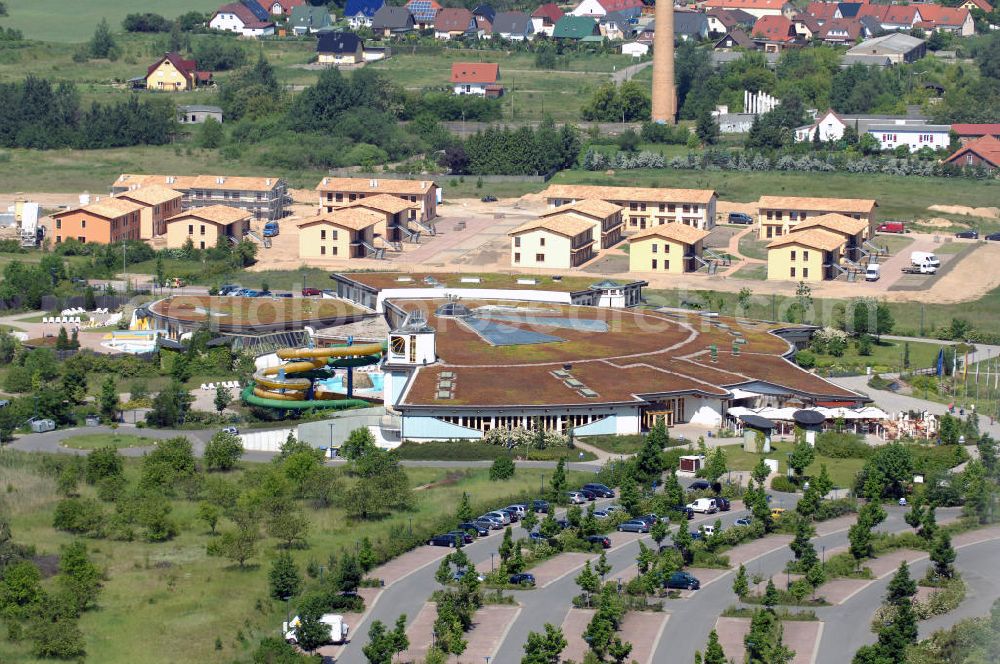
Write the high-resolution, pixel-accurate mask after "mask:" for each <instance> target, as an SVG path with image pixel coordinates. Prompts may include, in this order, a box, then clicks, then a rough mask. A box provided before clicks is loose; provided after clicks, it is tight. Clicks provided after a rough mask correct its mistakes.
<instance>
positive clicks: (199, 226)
mask: <svg viewBox="0 0 1000 664" xmlns="http://www.w3.org/2000/svg"><path fill="white" fill-rule="evenodd" d="M252 216H253V215H251V214H250V213H249V212H247V211H246V210H241V209H239V208H234V207H229V206H228V205H209V206H208V207H201V208H191V209H190V210H185V211H184V212H181V213H180V214H178V215H175V216H173V217H171V218H170V219H167V221H166V224H167V248H168V249H180V248H181V247H183V246H184V243H185V242H187V241H188V240H189V239H190V240H191V242H192V243H193V244H194V248H195V249H211V248H212V247H214V246H216V245H217V244H218V242H219V238H220V237H223V236H225V237H232V238H235V239H236V240H242V239H243V236H244V235H245V234H246V232H247V231H248V230H250V218H251V217H252Z"/></svg>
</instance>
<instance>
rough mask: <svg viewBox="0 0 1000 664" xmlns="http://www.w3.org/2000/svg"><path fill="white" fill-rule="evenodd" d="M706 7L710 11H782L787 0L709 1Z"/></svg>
mask: <svg viewBox="0 0 1000 664" xmlns="http://www.w3.org/2000/svg"><path fill="white" fill-rule="evenodd" d="M705 6H706V7H708V8H710V9H714V8H716V7H721V8H722V9H755V10H757V11H761V10H771V11H781V8H782V7H784V6H785V0H708V2H706V3H705Z"/></svg>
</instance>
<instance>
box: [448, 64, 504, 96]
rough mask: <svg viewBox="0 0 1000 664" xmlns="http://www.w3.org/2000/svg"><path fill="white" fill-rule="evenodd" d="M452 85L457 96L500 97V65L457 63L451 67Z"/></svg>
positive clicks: (501, 92)
mask: <svg viewBox="0 0 1000 664" xmlns="http://www.w3.org/2000/svg"><path fill="white" fill-rule="evenodd" d="M451 85H452V88H453V89H454V91H455V94H457V95H479V96H481V97H499V96H501V95H502V94H503V86H502V85H500V65H498V64H496V63H489V62H456V63H454V64H453V65H452V66H451Z"/></svg>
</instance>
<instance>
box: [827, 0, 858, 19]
mask: <svg viewBox="0 0 1000 664" xmlns="http://www.w3.org/2000/svg"><path fill="white" fill-rule="evenodd" d="M864 4H865V3H863V2H838V3H837V9H836V10H835V11H834V12H833V18H854V17H856V16H857V15H858V12H859V11H861V7H863V6H864Z"/></svg>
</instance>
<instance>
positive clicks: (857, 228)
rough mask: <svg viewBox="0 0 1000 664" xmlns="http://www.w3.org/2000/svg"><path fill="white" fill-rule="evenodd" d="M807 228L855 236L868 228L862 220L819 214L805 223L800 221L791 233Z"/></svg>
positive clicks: (834, 214)
mask: <svg viewBox="0 0 1000 664" xmlns="http://www.w3.org/2000/svg"><path fill="white" fill-rule="evenodd" d="M807 228H823V229H827V230H831V231H837V232H840V233H845V234H847V235H857V234H858V233H860V232H862V231H863V230H865V229H866V228H868V222H867V221H865V220H864V219H855V218H854V217H848V216H845V215H842V214H836V213H831V214H821V215H819V216H817V217H809V218H808V219H806V220H805V221H800V222H799V223H798V224H796V225H795V226H794V227H792V231H794V232H796V233H798V232H800V231H803V230H805V229H807Z"/></svg>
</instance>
